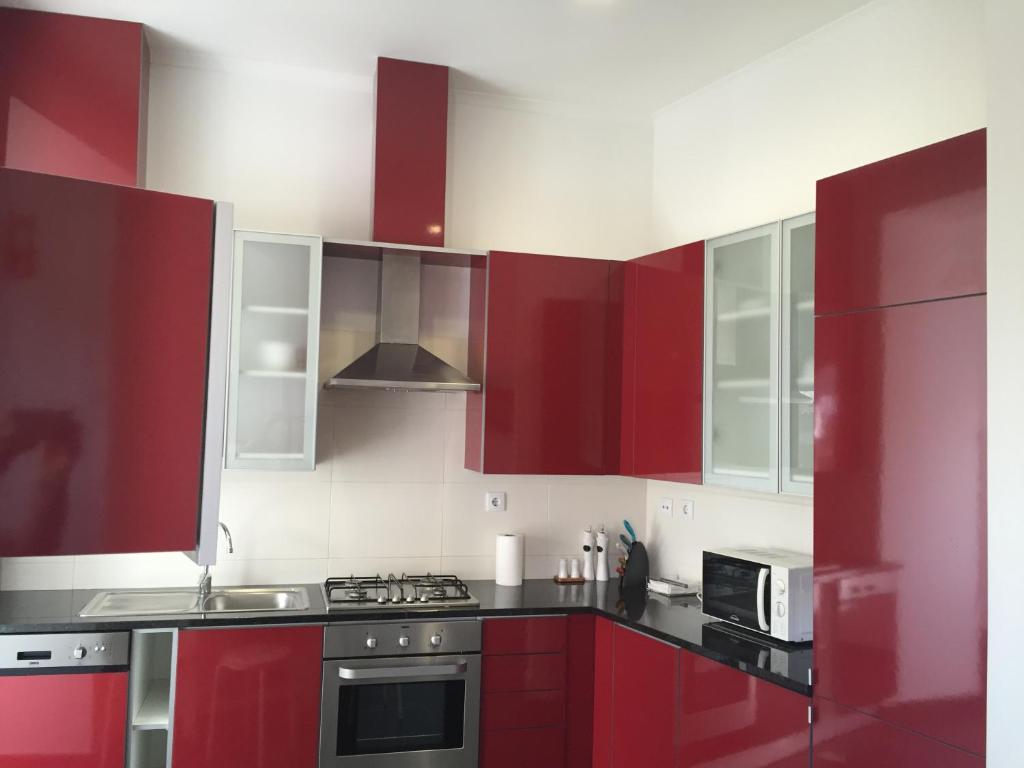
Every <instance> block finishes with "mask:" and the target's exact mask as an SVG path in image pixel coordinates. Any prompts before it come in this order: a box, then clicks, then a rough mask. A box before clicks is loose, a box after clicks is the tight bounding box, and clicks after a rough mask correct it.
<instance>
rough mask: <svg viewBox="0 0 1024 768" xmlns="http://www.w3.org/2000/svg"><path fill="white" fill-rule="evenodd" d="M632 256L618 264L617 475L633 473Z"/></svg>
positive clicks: (634, 273) (634, 316) (634, 323)
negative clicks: (619, 369) (619, 338)
mask: <svg viewBox="0 0 1024 768" xmlns="http://www.w3.org/2000/svg"><path fill="white" fill-rule="evenodd" d="M637 272H638V268H637V265H636V259H634V260H633V261H628V262H626V263H625V264H623V265H622V270H621V272H620V273H619V275H620V277H619V280H620V284H621V291H622V312H621V316H622V320H621V322H620V324H619V330H620V333H621V337H622V338H621V342H620V346H621V354H620V356H619V359H620V363H621V371H620V373H619V380H620V384H619V420H620V424H619V469H618V473H619V474H620V475H635V474H636V440H635V437H636V328H637V306H636V278H637Z"/></svg>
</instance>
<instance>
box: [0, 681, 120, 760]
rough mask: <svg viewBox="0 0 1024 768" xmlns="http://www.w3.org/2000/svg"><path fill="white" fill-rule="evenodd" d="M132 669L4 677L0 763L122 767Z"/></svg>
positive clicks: (0, 698) (0, 701)
mask: <svg viewBox="0 0 1024 768" xmlns="http://www.w3.org/2000/svg"><path fill="white" fill-rule="evenodd" d="M127 717H128V673H127V672H101V673H96V674H73V675H32V676H22V675H15V676H9V677H0V766H3V768H122V766H123V765H124V745H125V724H126V722H127Z"/></svg>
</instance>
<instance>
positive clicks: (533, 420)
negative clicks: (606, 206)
mask: <svg viewBox="0 0 1024 768" xmlns="http://www.w3.org/2000/svg"><path fill="white" fill-rule="evenodd" d="M610 276H611V270H610V267H609V262H607V261H601V260H597V259H573V258H565V257H560V256H539V255H536V254H529V253H506V252H492V253H491V254H490V258H489V266H488V274H487V283H486V290H487V304H486V313H485V318H484V319H483V320H482V322H483V323H484V324H485V329H484V333H483V338H484V339H485V347H486V349H485V353H484V365H485V368H484V381H483V392H482V393H480V394H470V395H469V396H468V400H467V411H468V415H467V420H466V424H467V435H466V467H467V468H468V469H473V470H476V471H479V472H487V473H506V474H549V475H599V474H608V473H615V472H617V471H618V459H617V450H610V449H609V443H614V446H615V447H616V448H617V444H618V435H617V432H616V433H613V434H611V433H610V432H611V430H610V428H609V425H610V423H611V422H613V421H614V422H616V423H617V421H618V412H619V397H618V394H619V387H618V379H619V377H620V376H621V367H620V363H621V361H620V360H616V359H615V348H614V345H610V344H609V338H608V337H609V327H610V324H611V326H612V327H614V321H613V320H612V319H611V318H610V316H609V315H610V313H612V312H615V311H617V309H618V307H617V305H616V304H615V303H614V302H613V300H612V292H611V288H610V282H611V281H610ZM472 303H473V301H472V298H471V305H472ZM479 335H480V334H479V333H477V334H474V333H473V332H472V330H471V339H472V338H475V337H477V336H479ZM609 352H611V355H610V354H609ZM609 413H612V414H613V417H610V416H609ZM609 463H612V464H613V466H609Z"/></svg>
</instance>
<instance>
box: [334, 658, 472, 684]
mask: <svg viewBox="0 0 1024 768" xmlns="http://www.w3.org/2000/svg"><path fill="white" fill-rule="evenodd" d="M467 669H469V664H468V663H467V662H465V661H457V662H455V663H454V664H434V665H428V664H409V665H407V666H401V667H371V668H368V669H353V668H352V667H338V677H340V678H341V679H342V680H394V679H395V678H402V677H452V676H453V675H464V674H466V670H467Z"/></svg>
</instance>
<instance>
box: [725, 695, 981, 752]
mask: <svg viewBox="0 0 1024 768" xmlns="http://www.w3.org/2000/svg"><path fill="white" fill-rule="evenodd" d="M813 734H814V768H861V766H864V768H867V767H868V766H870V768H984V767H985V759H984V758H983V757H979V756H977V755H972V754H969V753H967V752H963V751H962V750H959V749H953V748H952V747H948V746H946V745H944V744H940V743H939V742H937V741H933V740H932V739H927V738H925V737H924V736H921V735H919V734H917V733H913V732H912V731H906V730H903V729H902V728H897V727H895V726H893V725H890V724H889V723H887V722H885V721H884V720H879V719H878V718H875V717H868V716H867V715H862V714H861V713H859V712H855V711H854V710H852V709H847V708H846V707H841V706H839V705H838V704H834V703H833V702H830V701H826V700H824V699H818V698H815V701H814V730H813ZM744 765H747V764H746V763H744ZM750 765H754V764H753V763H751V764H750ZM803 765H804V766H806V765H807V763H806V762H805V763H803Z"/></svg>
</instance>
